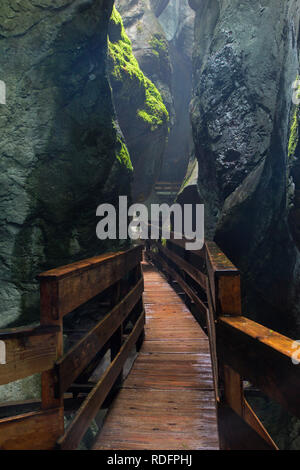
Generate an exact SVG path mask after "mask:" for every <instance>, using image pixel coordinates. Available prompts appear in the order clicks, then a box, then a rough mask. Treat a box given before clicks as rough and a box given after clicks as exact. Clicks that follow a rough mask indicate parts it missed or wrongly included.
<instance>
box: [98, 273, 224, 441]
mask: <svg viewBox="0 0 300 470" xmlns="http://www.w3.org/2000/svg"><path fill="white" fill-rule="evenodd" d="M144 276H145V294H144V301H145V310H146V339H145V342H144V344H143V346H142V349H141V352H140V355H139V357H138V359H137V360H136V362H135V364H134V366H133V369H132V371H131V373H130V374H129V376H128V378H127V380H126V381H125V383H124V385H123V388H122V389H121V391H120V393H119V395H118V396H117V398H116V400H115V402H114V403H113V405H112V407H111V409H110V412H109V414H108V417H107V419H106V422H105V424H104V428H103V430H102V432H101V433H100V435H99V436H98V438H97V441H96V444H95V446H94V449H96V450H98V449H116V450H121V449H124V450H135V449H136V450H139V449H150V450H151V449H162V450H163V449H165V450H169V449H171V450H177V449H178V450H180V449H181V450H189V449H218V447H219V444H218V435H217V421H216V404H215V397H214V391H213V380H212V368H211V361H210V354H209V344H208V339H207V337H206V336H205V334H204V333H203V331H202V330H201V328H200V326H199V325H198V323H197V322H196V321H195V319H194V318H193V316H192V315H191V313H190V312H189V310H188V309H187V307H186V306H185V305H184V303H183V301H182V300H181V299H180V297H179V296H178V295H177V294H176V293H175V292H174V291H173V289H172V288H171V287H170V286H169V285H168V284H167V282H166V280H165V278H164V277H163V276H162V275H161V274H160V273H158V271H157V270H156V269H155V268H154V267H152V266H151V265H148V264H144Z"/></svg>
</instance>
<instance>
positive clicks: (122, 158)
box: [116, 138, 133, 171]
mask: <svg viewBox="0 0 300 470" xmlns="http://www.w3.org/2000/svg"><path fill="white" fill-rule="evenodd" d="M118 144H119V149H118V150H117V154H116V157H117V159H118V160H119V162H120V163H121V164H122V165H125V167H126V168H127V169H128V170H130V171H132V170H133V167H132V163H131V160H130V155H129V152H128V149H127V147H126V145H125V143H124V142H123V141H122V140H121V138H118Z"/></svg>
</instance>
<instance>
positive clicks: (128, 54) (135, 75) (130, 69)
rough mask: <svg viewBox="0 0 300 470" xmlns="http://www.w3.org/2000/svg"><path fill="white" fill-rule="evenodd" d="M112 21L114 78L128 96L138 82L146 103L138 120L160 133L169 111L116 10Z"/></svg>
mask: <svg viewBox="0 0 300 470" xmlns="http://www.w3.org/2000/svg"><path fill="white" fill-rule="evenodd" d="M110 21H111V26H112V28H111V31H112V33H110V35H109V41H108V52H109V60H110V61H111V64H112V67H111V69H112V72H111V76H112V79H113V80H115V81H116V82H119V84H120V87H122V89H123V95H124V96H126V93H127V89H128V88H129V87H132V82H135V83H134V84H135V86H136V88H137V90H138V91H139V92H140V91H141V90H142V91H143V93H144V103H143V105H142V106H140V107H139V109H137V117H138V118H139V119H140V120H141V121H143V122H144V123H145V124H146V125H148V126H149V127H150V129H151V130H156V129H157V128H158V127H160V126H161V125H163V124H164V123H166V122H168V120H169V114H168V111H167V109H166V107H165V105H164V103H163V100H162V97H161V95H160V93H159V91H158V90H157V88H156V87H155V85H154V84H153V83H152V82H151V81H150V80H149V79H148V78H147V77H145V75H144V74H143V72H142V71H141V69H140V67H139V64H138V61H137V60H136V58H135V57H134V54H133V52H132V45H131V41H130V39H129V38H128V36H127V34H126V32H125V29H124V26H123V22H122V18H121V15H120V14H119V13H118V11H117V10H116V8H115V7H114V9H113V12H112V16H111V20H110ZM128 95H129V93H128Z"/></svg>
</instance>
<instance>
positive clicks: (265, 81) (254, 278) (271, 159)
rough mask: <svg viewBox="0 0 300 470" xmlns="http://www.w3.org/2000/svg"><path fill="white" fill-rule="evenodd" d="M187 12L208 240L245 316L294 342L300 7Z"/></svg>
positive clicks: (219, 6)
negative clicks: (222, 258)
mask: <svg viewBox="0 0 300 470" xmlns="http://www.w3.org/2000/svg"><path fill="white" fill-rule="evenodd" d="M190 5H191V6H192V7H193V8H194V9H195V10H196V25H195V49H194V80H195V93H194V98H193V101H192V104H191V116H192V124H193V135H194V143H195V151H196V157H197V159H198V162H199V180H198V186H199V192H200V196H201V200H202V201H203V202H204V203H205V205H206V229H207V236H208V237H215V239H216V241H217V242H218V244H219V245H220V246H221V248H222V249H223V250H224V251H225V252H226V253H227V254H228V256H229V257H230V258H231V259H232V260H233V262H235V264H236V265H237V266H238V267H239V268H240V269H241V272H242V275H243V277H242V279H243V287H244V293H245V294H246V295H245V297H244V299H245V305H244V309H245V311H246V312H247V313H248V314H249V315H251V316H252V317H254V318H256V319H258V320H259V321H261V322H263V323H266V324H268V325H270V326H272V327H273V328H277V329H279V330H281V331H283V332H288V333H289V334H296V330H295V329H294V328H295V327H296V326H297V325H298V324H299V321H298V320H297V316H298V314H299V307H298V306H297V305H299V254H298V250H297V248H296V246H295V242H294V240H293V238H292V236H291V232H290V229H289V226H288V213H289V199H290V197H288V196H289V193H290V189H291V180H290V176H291V175H290V173H289V168H290V165H289V159H288V140H289V129H290V120H291V114H292V113H291V109H292V89H291V85H292V82H293V81H294V80H295V78H296V76H297V70H298V66H299V64H298V53H297V50H298V37H299V36H298V35H299V15H300V8H299V2H297V1H290V2H282V1H280V0H272V1H271V0H264V1H263V2H262V1H253V0H251V1H250V0H243V1H240V0H230V1H227V0H219V1H218V0H201V1H200V0H190ZM298 326H299V325H298ZM298 332H299V328H298Z"/></svg>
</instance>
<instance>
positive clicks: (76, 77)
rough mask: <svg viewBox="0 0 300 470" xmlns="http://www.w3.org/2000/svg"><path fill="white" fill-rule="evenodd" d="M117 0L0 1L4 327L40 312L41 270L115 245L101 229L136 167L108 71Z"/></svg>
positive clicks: (0, 312) (0, 290)
mask: <svg viewBox="0 0 300 470" xmlns="http://www.w3.org/2000/svg"><path fill="white" fill-rule="evenodd" d="M112 7H113V1H112V0H91V1H87V0H41V1H39V0H36V1H34V2H33V1H27V0H24V1H22V2H19V1H18V0H3V1H2V2H1V6H0V38H1V39H0V41H1V45H2V54H1V57H0V79H1V80H3V81H4V82H5V83H6V87H7V105H6V106H4V105H0V127H1V158H0V166H1V171H0V207H1V211H0V259H1V279H0V327H4V326H7V325H12V324H14V325H15V324H28V323H30V322H32V321H36V320H38V318H39V304H38V297H39V295H38V286H37V284H36V282H35V276H36V274H38V272H40V271H43V270H45V269H48V268H51V267H55V266H59V265H63V264H65V263H69V262H71V261H73V260H76V259H78V258H80V259H82V258H85V257H88V256H92V255H95V254H98V253H99V252H102V251H104V250H107V249H108V248H114V246H113V245H112V243H111V241H110V244H109V245H108V244H107V243H104V242H100V241H99V240H98V239H97V238H96V231H95V229H96V224H97V219H96V208H97V206H98V205H99V204H101V203H102V202H104V201H105V202H112V203H113V202H115V201H116V199H117V197H118V195H119V194H123V195H126V194H129V192H130V180H131V174H132V171H131V162H130V158H129V154H128V151H127V149H126V146H125V144H124V141H123V137H122V135H121V133H120V130H119V128H118V124H117V122H116V118H115V114H114V108H113V105H112V99H111V90H110V87H109V83H108V80H107V77H106V55H107V28H108V22H109V18H110V16H111V12H112ZM116 243H117V242H116Z"/></svg>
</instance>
